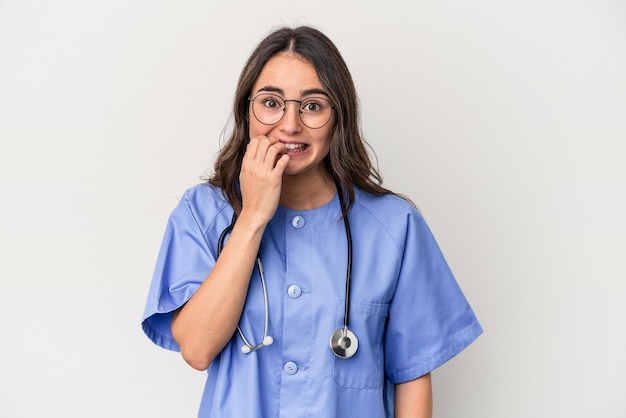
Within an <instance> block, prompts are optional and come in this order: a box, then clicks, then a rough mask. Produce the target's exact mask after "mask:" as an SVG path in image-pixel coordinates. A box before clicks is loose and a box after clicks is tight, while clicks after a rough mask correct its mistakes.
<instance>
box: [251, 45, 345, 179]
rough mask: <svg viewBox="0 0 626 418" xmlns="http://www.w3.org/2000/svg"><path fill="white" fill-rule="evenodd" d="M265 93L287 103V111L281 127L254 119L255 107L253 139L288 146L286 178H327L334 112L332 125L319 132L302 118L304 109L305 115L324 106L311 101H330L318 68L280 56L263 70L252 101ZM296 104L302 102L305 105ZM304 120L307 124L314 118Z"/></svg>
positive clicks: (325, 126) (300, 60) (252, 118)
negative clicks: (302, 176) (263, 137)
mask: <svg viewBox="0 0 626 418" xmlns="http://www.w3.org/2000/svg"><path fill="white" fill-rule="evenodd" d="M263 93H271V94H272V95H273V96H277V97H279V98H281V99H283V100H287V101H286V102H285V104H286V107H287V108H286V110H285V114H284V116H283V117H282V119H281V120H280V121H279V122H278V123H276V124H274V125H264V124H262V123H261V122H259V121H258V120H257V118H256V117H255V116H254V114H253V111H252V103H251V104H250V107H249V109H248V112H249V114H248V120H249V121H250V138H254V137H258V136H261V135H264V136H267V137H270V138H275V139H278V140H279V141H280V142H282V143H284V144H285V147H286V148H287V153H288V154H289V164H288V165H287V169H286V170H285V174H286V175H291V176H294V175H301V174H308V175H317V174H319V175H326V174H327V173H326V168H325V166H324V164H323V161H324V158H325V157H326V155H328V152H329V150H330V137H331V134H332V130H333V125H334V111H332V110H331V116H330V120H329V121H328V123H326V124H325V125H324V126H322V127H321V128H318V129H311V128H309V127H307V126H306V125H305V124H304V123H302V120H301V118H300V115H299V109H301V108H303V112H309V111H315V110H316V109H317V106H319V103H318V102H322V101H321V100H318V101H315V100H313V101H312V102H310V103H307V100H308V99H312V98H326V99H328V96H327V94H326V92H325V90H324V87H323V86H322V83H321V82H320V80H319V78H318V77H317V72H316V71H315V68H314V67H313V66H312V65H311V64H310V63H309V62H308V61H305V60H304V59H302V58H300V57H298V56H296V55H293V54H289V53H282V54H279V55H276V56H274V57H272V58H271V59H270V60H269V61H267V63H266V64H265V66H264V67H263V69H262V70H261V73H260V74H259V76H258V78H257V80H256V82H255V84H254V86H253V87H252V91H251V93H250V97H257V96H258V95H259V94H263ZM292 100H297V101H301V102H302V104H300V103H297V102H294V101H292ZM267 105H268V106H273V107H276V103H274V102H267ZM303 117H304V118H305V121H306V120H307V119H306V118H307V117H310V114H309V116H306V115H305V116H303ZM307 124H308V125H311V123H307Z"/></svg>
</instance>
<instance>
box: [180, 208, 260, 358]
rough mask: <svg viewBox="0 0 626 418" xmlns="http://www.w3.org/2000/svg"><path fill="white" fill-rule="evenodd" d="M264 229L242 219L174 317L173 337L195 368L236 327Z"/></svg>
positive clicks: (209, 355)
mask: <svg viewBox="0 0 626 418" xmlns="http://www.w3.org/2000/svg"><path fill="white" fill-rule="evenodd" d="M242 215H243V214H242ZM264 228H265V225H264V224H263V223H261V224H259V223H254V222H250V219H249V218H246V217H245V215H244V216H241V217H240V218H239V220H238V221H237V223H236V225H235V227H234V228H233V231H232V233H231V235H230V237H229V239H228V240H227V241H226V245H225V246H224V249H223V251H222V253H221V254H220V256H219V258H218V260H217V262H216V263H215V266H214V268H213V269H212V270H211V272H210V273H209V274H208V276H207V278H206V279H205V280H204V282H203V283H202V285H201V286H200V287H199V288H198V290H197V291H196V293H195V294H194V295H193V296H192V297H191V298H190V299H189V301H187V303H186V304H185V305H184V306H183V307H182V308H180V309H179V310H178V311H177V312H176V313H175V314H174V317H173V319H172V335H173V336H174V339H175V340H176V342H177V343H178V344H179V346H180V349H181V354H182V356H183V358H184V359H185V361H186V362H187V363H189V365H190V366H192V367H193V368H195V369H198V370H204V369H206V368H207V367H208V366H209V364H210V363H211V361H213V358H215V356H216V355H217V354H218V353H219V352H220V351H221V350H222V349H223V348H224V346H225V345H226V344H227V343H228V341H229V340H230V339H231V338H232V336H233V333H234V332H235V330H236V328H237V324H238V322H239V318H240V317H241V312H242V309H243V305H244V303H245V299H246V294H247V291H248V285H249V283H250V276H251V274H252V270H253V268H254V263H255V259H256V256H257V253H258V250H259V245H260V242H261V237H262V235H263V231H264Z"/></svg>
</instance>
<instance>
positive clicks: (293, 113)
mask: <svg viewBox="0 0 626 418" xmlns="http://www.w3.org/2000/svg"><path fill="white" fill-rule="evenodd" d="M289 102H292V106H291V110H290V109H289V107H290V106H289ZM284 112H285V114H284V115H283V118H282V119H281V120H280V129H281V130H282V131H284V132H286V133H294V132H299V131H300V130H301V129H302V121H301V120H300V102H299V101H297V100H285V110H284Z"/></svg>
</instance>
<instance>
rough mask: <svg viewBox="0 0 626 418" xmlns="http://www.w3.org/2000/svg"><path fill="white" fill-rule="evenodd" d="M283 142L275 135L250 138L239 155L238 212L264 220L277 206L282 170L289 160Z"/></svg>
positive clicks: (272, 213)
mask: <svg viewBox="0 0 626 418" xmlns="http://www.w3.org/2000/svg"><path fill="white" fill-rule="evenodd" d="M285 151H286V149H285V145H284V144H283V143H281V142H279V141H278V139H275V138H269V137H267V136H258V137H255V138H252V139H250V142H249V143H248V146H247V148H246V153H245V154H244V156H243V161H242V164H241V172H240V173H239V183H240V187H241V197H242V215H243V214H244V212H245V214H246V216H251V217H252V219H254V220H256V221H257V222H261V223H263V225H265V224H267V223H268V222H269V221H270V220H271V219H272V217H273V216H274V213H275V212H276V208H278V202H279V201H280V192H281V188H282V182H283V173H284V172H285V168H286V167H287V163H288V162H289V156H288V155H287V154H286V153H285Z"/></svg>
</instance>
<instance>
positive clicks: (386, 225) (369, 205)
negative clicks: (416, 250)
mask: <svg viewBox="0 0 626 418" xmlns="http://www.w3.org/2000/svg"><path fill="white" fill-rule="evenodd" d="M351 212H352V214H351V218H350V220H351V222H352V223H353V224H355V226H356V225H358V227H360V228H366V229H368V230H372V228H377V229H381V230H384V231H385V232H386V233H387V234H388V235H389V236H390V237H391V238H392V239H393V240H394V241H395V242H396V243H397V245H399V246H400V247H401V246H402V243H403V242H405V240H406V238H407V234H410V233H411V232H409V231H410V230H412V229H415V228H416V227H417V229H421V228H422V227H424V226H425V222H424V219H423V217H422V215H421V214H420V213H419V211H418V210H417V208H415V206H413V204H412V203H411V202H409V201H408V200H406V199H403V198H402V197H400V196H397V195H394V194H387V195H382V196H375V195H372V194H369V193H367V192H364V191H362V190H359V189H356V190H355V203H354V206H353V208H352V211H351Z"/></svg>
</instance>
